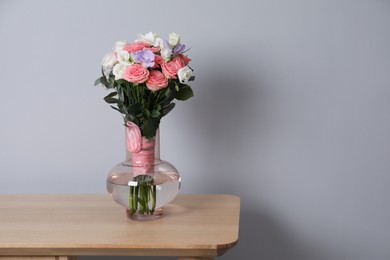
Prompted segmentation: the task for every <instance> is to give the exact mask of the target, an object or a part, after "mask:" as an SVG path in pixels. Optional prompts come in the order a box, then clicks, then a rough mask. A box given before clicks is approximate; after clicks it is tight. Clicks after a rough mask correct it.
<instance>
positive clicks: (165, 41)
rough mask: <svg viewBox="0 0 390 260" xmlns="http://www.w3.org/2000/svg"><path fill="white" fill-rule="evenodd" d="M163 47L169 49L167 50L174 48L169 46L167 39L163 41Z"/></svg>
mask: <svg viewBox="0 0 390 260" xmlns="http://www.w3.org/2000/svg"><path fill="white" fill-rule="evenodd" d="M163 45H164V49H167V50H172V46H171V45H170V44H169V42H168V41H167V40H165V39H163Z"/></svg>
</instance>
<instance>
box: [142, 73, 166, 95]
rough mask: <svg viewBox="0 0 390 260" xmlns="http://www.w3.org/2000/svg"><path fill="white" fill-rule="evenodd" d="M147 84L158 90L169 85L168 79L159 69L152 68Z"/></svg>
mask: <svg viewBox="0 0 390 260" xmlns="http://www.w3.org/2000/svg"><path fill="white" fill-rule="evenodd" d="M146 86H147V87H148V89H150V90H151V91H157V90H160V89H163V88H166V87H167V86H168V79H167V78H166V77H165V76H164V74H162V73H161V72H160V71H159V70H152V71H151V72H150V73H149V79H148V81H146Z"/></svg>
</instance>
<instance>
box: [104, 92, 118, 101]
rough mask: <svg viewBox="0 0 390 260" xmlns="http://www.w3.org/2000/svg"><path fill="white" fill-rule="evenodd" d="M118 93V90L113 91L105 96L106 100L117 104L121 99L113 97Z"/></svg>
mask: <svg viewBox="0 0 390 260" xmlns="http://www.w3.org/2000/svg"><path fill="white" fill-rule="evenodd" d="M117 94H118V93H117V92H111V93H110V94H108V95H107V96H105V97H104V100H105V101H106V102H107V103H108V104H116V103H118V102H119V99H117V98H113V97H114V96H116V95H117Z"/></svg>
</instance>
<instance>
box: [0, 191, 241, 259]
mask: <svg viewBox="0 0 390 260" xmlns="http://www.w3.org/2000/svg"><path fill="white" fill-rule="evenodd" d="M239 215H240V199H239V198H238V197H236V196H233V195H179V196H178V197H177V198H176V199H175V200H174V201H173V202H172V203H171V204H169V205H167V206H166V207H164V214H163V217H162V218H160V219H157V220H153V221H147V222H138V221H132V220H129V219H127V218H126V214H125V209H124V208H122V207H121V206H119V205H117V204H116V203H115V202H113V201H112V200H111V198H110V197H109V196H108V195H0V255H68V256H71V255H79V256H80V255H149V256H194V257H196V256H210V257H213V256H218V255H221V254H223V253H224V252H225V251H226V250H228V249H229V248H231V247H232V246H234V245H235V244H236V243H237V241H238V229H239Z"/></svg>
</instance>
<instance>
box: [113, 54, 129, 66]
mask: <svg viewBox="0 0 390 260" xmlns="http://www.w3.org/2000/svg"><path fill="white" fill-rule="evenodd" d="M116 56H117V60H118V62H119V63H121V64H124V65H130V64H131V62H130V61H129V60H130V53H128V52H127V51H118V52H117V53H116Z"/></svg>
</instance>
